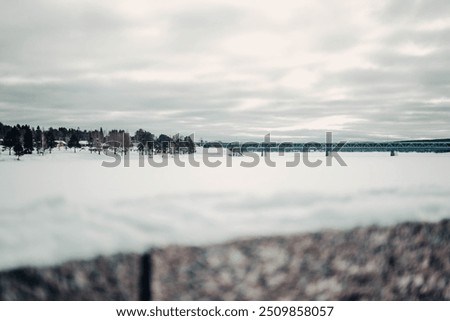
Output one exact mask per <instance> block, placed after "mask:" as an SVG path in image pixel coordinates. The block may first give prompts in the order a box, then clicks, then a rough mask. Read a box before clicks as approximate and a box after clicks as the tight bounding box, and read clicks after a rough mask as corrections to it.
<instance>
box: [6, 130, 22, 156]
mask: <svg viewBox="0 0 450 321" xmlns="http://www.w3.org/2000/svg"><path fill="white" fill-rule="evenodd" d="M18 143H20V131H19V129H17V127H13V128H11V130H10V131H8V132H7V133H6V136H5V139H4V140H3V145H4V146H5V147H6V148H8V149H9V155H11V149H13V148H14V147H15V146H16V145H17V144H18Z"/></svg>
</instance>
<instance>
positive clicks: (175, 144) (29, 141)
mask: <svg viewBox="0 0 450 321" xmlns="http://www.w3.org/2000/svg"><path fill="white" fill-rule="evenodd" d="M0 140H1V141H2V142H1V141H0V142H1V145H3V149H4V150H8V151H9V154H10V155H11V153H12V152H14V155H16V156H17V158H18V159H19V158H20V157H21V156H22V155H24V154H32V153H33V151H36V152H37V153H40V154H43V153H44V152H45V151H48V152H49V153H51V152H52V149H54V148H71V149H73V150H74V152H76V150H77V148H81V147H87V148H89V150H90V151H91V152H93V151H95V152H98V153H100V151H101V150H104V149H108V150H113V151H114V153H116V152H117V151H118V150H120V151H121V152H123V153H127V152H128V151H129V150H130V148H133V147H136V148H137V150H138V151H139V152H140V153H142V154H144V153H145V154H148V155H153V154H154V153H194V152H195V143H194V141H193V140H192V138H191V137H190V136H186V137H183V136H181V135H179V134H177V135H175V136H172V137H170V136H168V135H165V134H161V135H159V136H158V137H156V136H155V135H154V134H152V133H151V132H149V131H146V130H144V129H139V130H137V131H136V133H135V135H134V136H130V134H129V133H127V132H125V131H124V130H118V129H113V130H110V131H109V132H108V134H106V135H105V134H104V132H103V129H102V128H100V130H80V128H77V129H73V128H65V127H59V128H58V129H56V128H52V127H49V128H48V129H44V128H42V129H41V127H40V126H37V127H36V128H33V127H31V126H29V125H20V124H17V125H15V126H9V125H5V124H2V123H1V122H0ZM81 142H83V144H81Z"/></svg>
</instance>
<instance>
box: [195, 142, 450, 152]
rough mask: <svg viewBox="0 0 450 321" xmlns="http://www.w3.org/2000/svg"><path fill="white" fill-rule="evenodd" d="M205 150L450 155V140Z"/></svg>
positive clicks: (208, 145)
mask: <svg viewBox="0 0 450 321" xmlns="http://www.w3.org/2000/svg"><path fill="white" fill-rule="evenodd" d="M198 145H199V146H202V147H204V148H212V147H215V148H219V147H222V148H227V149H229V150H233V151H240V152H249V151H253V152H302V151H323V152H326V153H328V152H331V151H341V152H391V153H393V152H418V153H449V152H450V139H442V140H414V141H392V142H339V143H336V142H333V143H316V142H312V143H286V142H284V143H275V142H270V143H264V142H263V143H256V142H251V143H241V142H206V143H200V144H198Z"/></svg>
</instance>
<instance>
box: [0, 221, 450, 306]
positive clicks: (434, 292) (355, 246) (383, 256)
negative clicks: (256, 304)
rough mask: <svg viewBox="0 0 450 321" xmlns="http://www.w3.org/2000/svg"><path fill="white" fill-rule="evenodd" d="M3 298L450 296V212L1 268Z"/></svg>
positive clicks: (241, 298) (432, 298) (144, 298)
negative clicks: (435, 218)
mask: <svg viewBox="0 0 450 321" xmlns="http://www.w3.org/2000/svg"><path fill="white" fill-rule="evenodd" d="M0 299H1V300H151V299H153V300H449V299H450V221H449V220H445V221H442V222H439V223H435V224H431V223H404V224H400V225H397V226H394V227H368V228H356V229H353V230H350V231H344V232H339V231H323V232H320V233H310V234H302V235H292V236H287V237H268V238H259V239H252V240H244V241H235V242H230V243H226V244H220V245H212V246H205V247H186V246H170V247H166V248H161V249H153V250H151V251H149V252H148V253H144V254H124V255H116V256H112V257H99V258H97V259H95V260H92V261H74V262H68V263H65V264H63V265H61V266H57V267H49V268H20V269H15V270H11V271H4V272H0Z"/></svg>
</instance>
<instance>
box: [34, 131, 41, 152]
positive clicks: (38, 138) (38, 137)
mask: <svg viewBox="0 0 450 321" xmlns="http://www.w3.org/2000/svg"><path fill="white" fill-rule="evenodd" d="M34 142H35V144H36V149H37V150H38V152H39V150H40V149H41V148H42V130H41V128H40V127H39V126H38V127H37V128H36V130H35V131H34Z"/></svg>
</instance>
